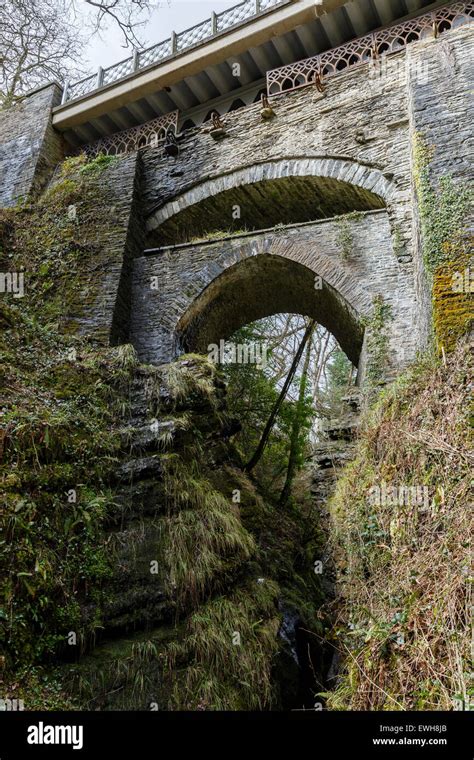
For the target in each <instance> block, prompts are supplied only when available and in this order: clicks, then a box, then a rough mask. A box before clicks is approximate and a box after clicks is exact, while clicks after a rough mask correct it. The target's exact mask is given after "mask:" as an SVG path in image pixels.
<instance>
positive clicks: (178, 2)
mask: <svg viewBox="0 0 474 760" xmlns="http://www.w3.org/2000/svg"><path fill="white" fill-rule="evenodd" d="M153 4H154V5H155V6H156V7H155V10H154V11H153V12H152V13H151V16H150V19H149V21H147V23H146V25H145V26H143V27H142V28H141V30H140V32H139V36H140V39H145V47H149V46H150V45H154V44H155V43H156V42H161V40H165V39H167V38H168V37H169V36H170V34H171V32H172V31H173V30H174V31H175V32H182V31H183V30H184V29H189V27H191V26H193V25H194V24H197V23H199V22H200V21H204V19H206V18H210V16H211V12H212V11H216V13H219V12H220V11H223V10H225V9H226V8H232V6H234V5H238V0H212V2H208V1H207V0H204V2H203V0H154V2H153ZM130 55H131V51H130V48H128V49H127V48H124V47H123V39H122V36H121V33H120V31H119V30H118V29H117V28H116V27H114V26H113V24H109V25H108V28H107V29H106V30H105V31H102V32H101V35H100V37H99V36H97V35H96V36H94V37H93V38H92V39H91V41H90V42H89V45H88V46H87V48H86V51H85V58H86V61H85V63H86V64H87V66H88V67H89V66H90V67H91V68H92V69H93V70H95V69H97V68H98V67H99V66H102V67H104V68H105V67H106V66H110V65H111V64H113V63H117V62H118V61H121V60H122V59H123V58H128V57H129V56H130Z"/></svg>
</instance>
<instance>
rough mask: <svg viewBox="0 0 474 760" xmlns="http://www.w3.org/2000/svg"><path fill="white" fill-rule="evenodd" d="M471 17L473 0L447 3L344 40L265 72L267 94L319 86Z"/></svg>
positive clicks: (473, 12) (465, 21) (434, 35)
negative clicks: (332, 77)
mask: <svg viewBox="0 0 474 760" xmlns="http://www.w3.org/2000/svg"><path fill="white" fill-rule="evenodd" d="M473 17H474V0H465V1H464V2H455V3H450V4H449V5H447V6H443V7H441V8H438V9H437V10H435V11H432V12H430V13H425V14H423V15H421V16H417V17H416V18H413V19H411V20H409V21H403V22H402V23H400V24H395V25H393V26H389V27H387V28H386V29H381V30H380V31H378V32H374V33H372V34H367V35H365V36H364V37H359V38H358V39H355V40H352V41H351V42H346V43H345V44H344V45H340V46H339V47H336V48H332V49H331V50H327V51H326V52H325V53H320V54H319V55H314V56H312V57H311V58H305V59H304V60H302V61H296V63H290V64H288V65H287V66H280V67H279V68H277V69H272V70H271V71H267V93H268V95H279V94H281V93H283V92H287V91H289V90H297V89H299V88H300V87H307V86H308V85H310V84H313V85H314V84H317V85H319V86H320V87H321V85H322V81H323V80H324V79H325V78H328V77H331V76H334V75H335V74H339V72H341V71H343V70H344V69H347V68H352V67H354V66H360V65H361V64H363V63H368V62H370V61H373V60H376V59H378V58H381V57H382V56H384V55H387V54H388V53H394V52H396V51H398V50H402V49H403V48H405V47H406V46H407V45H408V44H409V43H410V42H414V41H415V40H420V39H424V38H425V37H430V36H431V37H436V36H437V35H438V34H441V33H442V32H445V31H447V30H448V29H452V28H453V27H456V26H458V25H461V24H464V23H467V22H469V21H472V19H473Z"/></svg>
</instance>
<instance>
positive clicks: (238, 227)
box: [0, 24, 473, 380]
mask: <svg viewBox="0 0 474 760" xmlns="http://www.w3.org/2000/svg"><path fill="white" fill-rule="evenodd" d="M472 59H473V58H472V26H471V25H469V24H467V25H463V26H460V27H459V28H456V29H453V30H451V31H449V32H447V33H446V34H443V35H441V36H440V37H438V38H437V39H434V38H431V39H423V40H419V41H418V42H413V43H412V44H411V45H410V46H408V47H407V48H405V49H403V50H400V51H399V52H396V53H393V54H391V55H390V56H389V57H387V58H386V59H384V60H383V65H382V64H373V62H372V63H367V64H363V65H359V66H357V67H355V68H353V69H350V68H349V69H347V70H346V71H343V72H341V73H340V74H339V75H338V76H335V77H333V78H331V79H330V80H328V81H327V83H326V84H325V86H324V88H323V91H322V92H321V91H319V90H318V89H317V88H316V87H313V86H308V87H304V88H301V89H296V90H294V91H290V92H283V93H282V94H280V95H278V96H276V97H274V98H272V100H271V107H272V109H273V112H274V113H273V115H272V114H270V116H271V118H263V117H262V109H261V106H260V104H253V105H250V106H247V107H245V108H241V109H240V110H236V111H233V112H232V113H228V114H227V115H226V116H225V117H224V118H223V126H222V128H221V129H220V130H218V134H216V132H215V131H214V132H213V131H212V128H211V125H210V123H209V122H207V123H205V124H204V125H203V126H202V127H200V128H199V127H197V128H194V129H190V130H188V131H184V132H182V133H181V134H180V135H178V147H179V154H178V155H177V156H174V157H173V156H170V155H166V154H165V153H164V151H163V146H161V145H158V146H156V147H146V148H144V149H143V150H140V151H138V152H135V153H132V154H129V155H126V156H124V157H122V158H120V159H118V160H117V163H116V164H115V165H113V166H111V167H110V168H109V169H107V170H106V178H105V180H104V190H103V202H104V205H110V206H111V207H113V210H114V214H115V216H118V218H119V219H120V221H121V224H122V226H123V231H124V232H123V236H122V242H120V241H118V240H115V241H114V243H113V245H112V243H110V265H109V271H108V273H106V276H105V277H104V283H103V289H102V290H103V292H102V294H101V297H100V299H98V301H97V304H95V305H94V304H93V305H92V306H91V310H90V313H89V315H88V318H87V319H86V320H83V331H89V332H91V331H92V332H93V331H94V330H96V329H98V328H100V330H101V331H102V332H101V334H102V333H104V331H105V332H106V333H108V335H109V339H110V340H111V341H112V342H117V341H123V340H131V341H132V342H133V344H134V345H135V347H136V348H137V351H138V354H139V356H140V358H141V359H142V360H144V361H147V362H155V363H161V362H165V361H168V360H169V359H171V358H172V357H173V356H174V355H176V353H177V352H178V351H180V350H182V349H187V350H198V351H202V350H204V351H205V350H206V349H207V345H208V344H209V343H213V342H216V341H218V340H219V339H220V338H227V337H229V336H230V335H231V334H232V332H233V331H234V330H235V329H236V328H238V327H239V326H241V325H243V324H245V323H246V322H248V321H251V320H254V319H258V318H260V317H263V316H266V315H270V314H274V313H278V312H294V313H301V314H305V315H311V316H313V317H315V318H316V319H317V320H319V322H321V323H322V324H323V325H325V326H326V327H327V328H328V329H329V330H330V331H331V332H332V333H333V334H334V335H335V337H336V338H337V339H338V341H339V342H340V344H341V346H342V348H343V349H344V350H345V352H346V353H347V355H348V357H349V358H350V359H351V360H352V362H353V363H354V364H356V365H360V366H361V368H362V369H363V368H364V367H365V365H366V364H367V362H368V361H370V356H368V355H367V350H366V349H367V344H368V341H367V335H368V330H370V320H371V315H372V314H373V309H374V302H375V301H377V299H378V300H379V301H380V300H381V301H382V302H383V303H385V304H387V306H389V307H390V314H391V316H390V319H389V320H388V322H387V325H386V331H387V339H388V357H387V367H386V373H387V376H391V375H393V374H395V373H396V372H397V371H399V369H400V368H401V367H403V366H404V365H405V364H407V363H408V362H410V360H412V359H413V358H414V356H415V353H416V351H417V350H418V349H420V348H422V347H423V346H425V345H426V343H427V341H428V340H429V335H430V322H431V319H430V296H429V276H428V274H427V273H426V272H425V268H424V264H423V257H422V252H421V243H420V222H419V212H418V199H417V197H416V192H415V175H414V159H413V146H414V138H415V136H416V135H418V134H422V135H423V136H424V139H425V140H426V142H427V144H428V145H432V146H434V152H433V156H432V161H431V166H430V179H431V181H432V182H433V184H434V185H436V183H437V182H438V181H439V179H440V178H441V177H443V176H447V175H449V176H451V177H452V178H453V180H454V181H462V182H464V181H465V180H466V179H467V178H468V177H469V176H470V174H471V165H470V161H471V157H472V146H471V145H470V140H471V139H472V138H471V134H470V132H471V120H470V115H469V111H470V108H471V100H470V95H469V92H470V88H471V83H472V71H471V68H472V65H471V63H470V62H472ZM59 97H60V93H59V92H58V88H57V87H56V86H55V85H53V86H50V87H48V88H45V89H43V90H41V91H39V92H37V93H35V94H33V95H32V96H31V97H30V98H26V99H25V100H24V101H23V102H22V103H21V104H20V105H19V106H16V107H15V108H14V109H12V110H11V112H10V113H9V114H6V115H2V116H1V118H0V142H3V146H5V145H7V144H8V146H9V152H6V151H5V149H4V147H3V149H1V148H0V170H3V172H4V178H3V187H2V189H1V193H2V197H1V199H0V200H1V201H2V202H3V204H4V205H8V204H10V203H13V202H14V201H15V199H16V198H17V197H18V195H20V194H22V192H23V193H24V192H29V191H31V190H32V189H33V190H34V189H36V190H38V189H40V188H41V187H42V186H44V183H45V181H47V178H48V171H50V170H51V169H52V168H53V167H54V165H55V164H56V163H57V161H58V154H59V152H60V148H61V145H62V142H61V139H62V138H61V136H60V135H59V133H58V132H57V131H56V130H55V129H54V128H53V127H52V125H51V118H50V117H51V107H52V106H54V104H55V103H56V102H58V99H59ZM34 123H35V124H36V125H39V124H41V130H40V135H39V134H38V130H36V132H34V133H33V131H32V128H31V124H34ZM28 130H30V131H28ZM9 156H13V157H14V159H11V160H10V159H9ZM20 159H21V160H20ZM105 232H106V231H105ZM102 234H105V233H104V231H102ZM368 326H369V327H368ZM363 374H364V373H363V371H362V372H361V373H360V379H361V380H362V379H363Z"/></svg>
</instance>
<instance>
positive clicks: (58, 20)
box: [0, 0, 153, 107]
mask: <svg viewBox="0 0 474 760" xmlns="http://www.w3.org/2000/svg"><path fill="white" fill-rule="evenodd" d="M152 7H153V2H152V0H0V105H2V106H3V107H5V106H8V105H11V104H12V103H14V102H15V101H16V100H18V99H19V98H21V97H22V95H24V94H25V92H27V91H28V90H31V89H33V88H35V87H37V86H39V85H41V84H43V83H44V82H47V81H51V80H56V81H59V82H61V81H63V80H64V78H66V76H67V77H69V78H70V77H71V76H80V75H81V74H84V73H86V71H85V69H84V68H83V66H82V65H81V64H80V63H79V62H80V61H81V58H82V55H81V53H82V50H83V48H84V45H85V43H86V36H87V35H88V34H89V36H90V35H91V34H97V33H100V32H101V31H102V30H103V29H104V28H105V27H106V26H107V25H108V24H114V25H115V26H116V27H117V28H118V29H119V30H120V32H121V34H122V40H123V44H124V46H130V45H133V46H136V47H139V46H140V40H139V39H138V36H137V33H138V30H139V28H140V27H141V26H142V25H143V24H144V23H145V21H146V18H145V17H146V14H147V11H149V10H150V9H151V8H152Z"/></svg>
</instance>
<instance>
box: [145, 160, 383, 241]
mask: <svg viewBox="0 0 474 760" xmlns="http://www.w3.org/2000/svg"><path fill="white" fill-rule="evenodd" d="M285 180H286V181H287V184H288V182H289V181H292V182H293V186H292V188H291V190H292V192H290V193H287V197H286V198H284V197H283V198H282V204H279V203H278V198H275V193H277V183H280V184H279V186H280V187H283V186H284V184H282V183H284V181H285ZM297 180H299V182H297ZM262 183H264V184H263V185H262ZM263 186H266V187H267V188H268V189H269V192H268V196H269V197H268V200H269V201H271V202H272V205H273V206H274V207H276V209H277V210H278V206H279V205H284V204H286V205H287V204H288V196H290V197H291V196H294V197H295V203H298V204H299V206H301V197H300V196H301V195H302V194H303V191H304V192H306V194H307V195H309V196H311V194H312V193H313V195H317V194H319V195H320V196H321V198H322V199H323V200H322V203H320V204H319V208H316V210H315V211H313V215H312V216H307V217H306V219H305V220H307V219H309V218H324V217H325V216H334V215H337V214H339V213H346V212H348V211H351V210H354V209H358V210H369V209H376V208H384V207H386V206H388V205H389V204H390V202H391V200H392V199H393V198H394V196H395V195H396V193H397V187H396V185H395V184H394V183H393V182H392V181H391V180H390V179H388V178H387V177H386V176H385V175H384V174H383V172H382V171H381V170H380V169H379V168H376V167H374V166H369V165H366V164H362V163H360V162H357V161H354V160H351V159H349V158H342V157H341V158H337V157H328V156H319V157H318V156H316V157H292V158H281V159H278V160H271V161H262V162H257V163H252V164H249V165H247V166H244V167H240V168H238V169H235V170H233V171H228V172H225V173H222V174H220V175H218V176H215V177H208V178H207V179H205V180H203V181H202V182H200V183H197V184H194V185H193V186H192V187H188V188H187V189H184V190H183V191H182V192H180V193H179V194H178V195H177V196H175V197H174V198H173V199H172V200H169V201H167V202H165V203H164V204H163V205H162V206H161V207H160V208H158V209H156V210H154V211H153V212H152V213H151V214H150V216H149V217H148V220H147V230H148V232H149V233H153V231H157V232H161V233H162V234H161V238H160V242H161V243H163V242H164V243H168V242H171V243H173V242H184V241H183V240H179V239H178V240H175V239H173V229H175V230H176V229H178V227H179V222H180V220H186V221H187V223H188V227H189V229H194V228H195V224H194V223H193V222H194V221H195V219H194V217H196V218H198V217H199V218H201V219H202V217H203V216H204V214H203V213H202V206H203V204H205V203H206V202H208V204H209V201H212V203H213V206H212V208H214V207H216V208H217V207H218V204H217V201H218V196H220V197H225V194H227V195H228V197H229V199H230V200H229V201H228V202H227V206H229V203H230V201H232V202H233V201H234V200H235V201H238V198H239V193H240V196H242V194H243V191H246V193H247V194H248V192H249V191H250V190H251V188H252V187H257V189H258V195H262V192H260V188H261V187H263ZM246 189H247V190H246ZM230 193H233V195H232V196H231V195H230ZM256 200H257V202H258V196H257V198H256ZM310 201H311V198H309V202H310ZM244 202H245V198H244ZM199 204H200V205H199ZM254 205H255V204H254ZM198 206H199V213H197V212H198V209H197V208H196V213H195V214H194V209H193V207H198ZM210 209H211V207H209V209H208V211H209V210H210ZM280 210H281V209H280ZM253 211H254V213H253V217H254V218H255V216H258V214H257V215H256V214H255V210H253ZM308 214H311V210H310V206H309V207H308ZM287 221H303V219H291V220H287ZM181 227H183V222H182V221H181ZM254 228H258V227H254Z"/></svg>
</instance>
